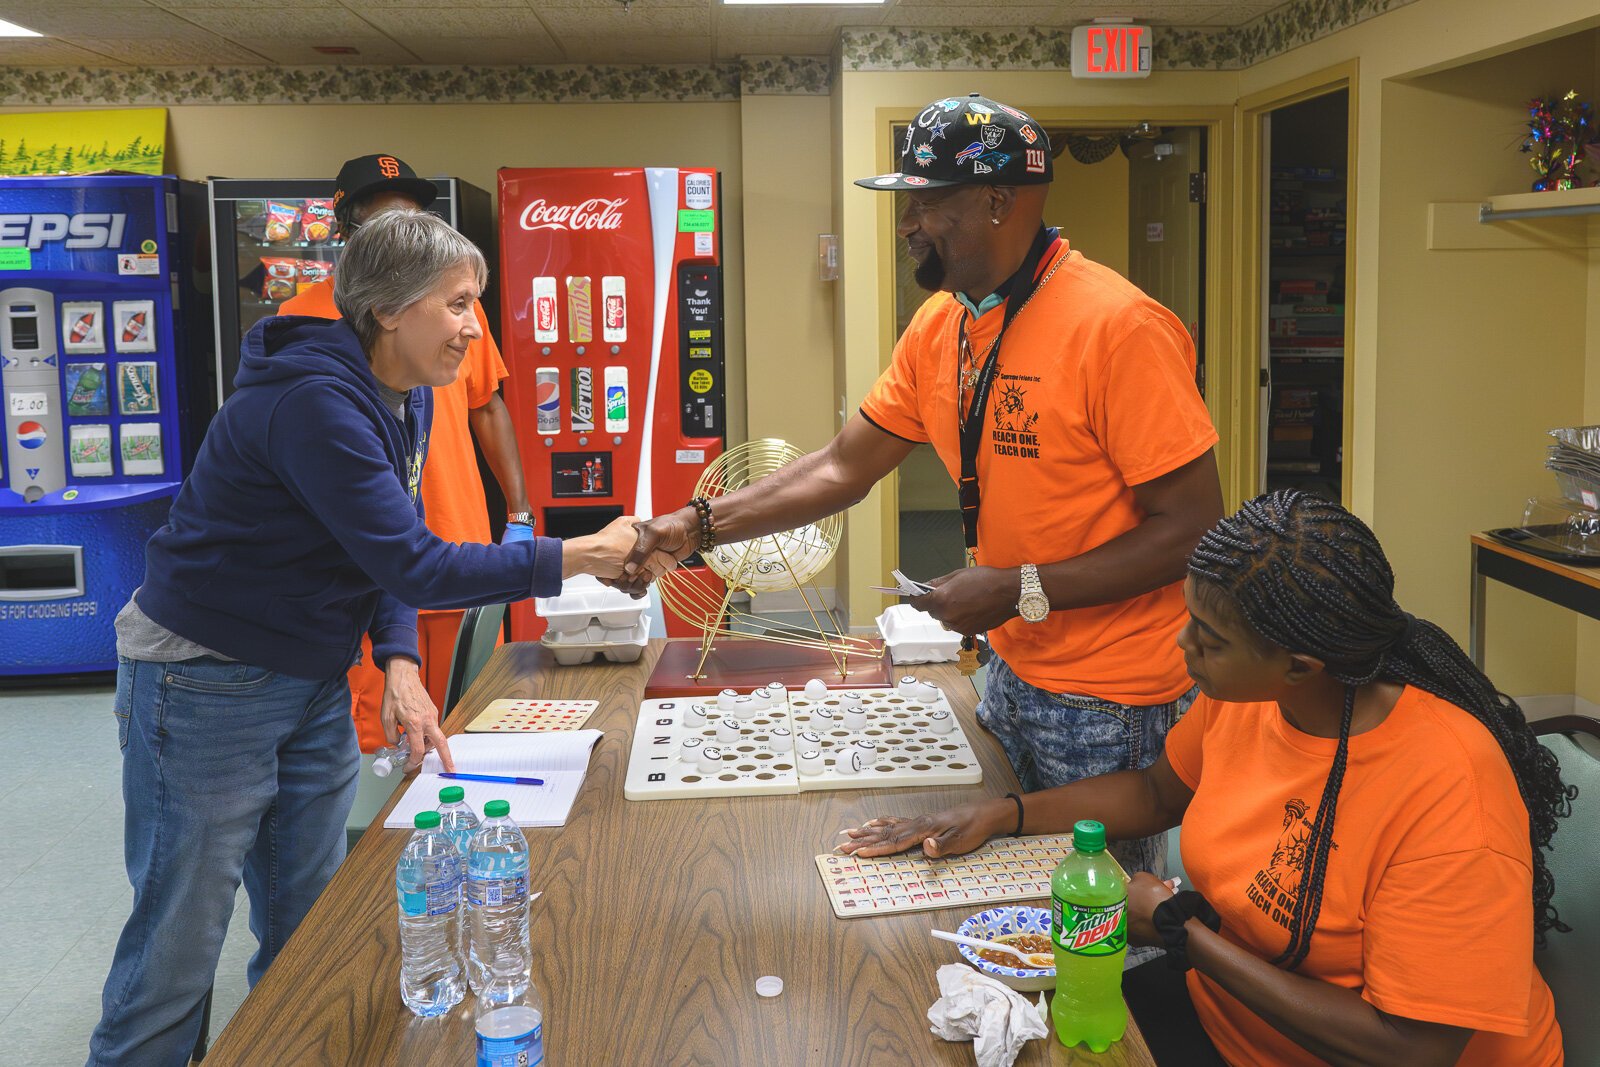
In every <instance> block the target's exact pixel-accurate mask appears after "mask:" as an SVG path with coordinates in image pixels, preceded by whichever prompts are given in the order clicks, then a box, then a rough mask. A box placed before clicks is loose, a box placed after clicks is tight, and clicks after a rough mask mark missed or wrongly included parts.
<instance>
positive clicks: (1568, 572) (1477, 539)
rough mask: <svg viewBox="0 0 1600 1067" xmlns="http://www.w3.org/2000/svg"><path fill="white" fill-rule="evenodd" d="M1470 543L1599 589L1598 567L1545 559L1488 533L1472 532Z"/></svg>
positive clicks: (1599, 575) (1599, 572) (1599, 576)
mask: <svg viewBox="0 0 1600 1067" xmlns="http://www.w3.org/2000/svg"><path fill="white" fill-rule="evenodd" d="M1472 544H1473V545H1474V546H1475V547H1477V548H1480V549H1483V550H1484V551H1487V552H1495V553H1498V554H1499V555H1502V556H1507V557H1509V558H1511V559H1514V560H1519V561H1521V562H1523V563H1526V564H1528V565H1529V566H1530V567H1538V568H1539V569H1540V570H1543V571H1549V572H1550V573H1551V574H1556V575H1560V576H1561V577H1562V578H1566V579H1567V580H1568V581H1572V582H1576V583H1577V584H1579V585H1586V586H1589V587H1590V588H1591V589H1600V567H1574V566H1573V565H1572V564H1570V563H1562V562H1560V561H1558V560H1553V559H1545V558H1544V557H1543V556H1536V555H1534V554H1533V553H1532V552H1524V551H1523V550H1522V549H1520V548H1516V547H1513V546H1512V545H1508V544H1506V543H1505V542H1504V541H1497V540H1495V539H1494V538H1493V537H1490V536H1489V535H1488V534H1473V535H1472Z"/></svg>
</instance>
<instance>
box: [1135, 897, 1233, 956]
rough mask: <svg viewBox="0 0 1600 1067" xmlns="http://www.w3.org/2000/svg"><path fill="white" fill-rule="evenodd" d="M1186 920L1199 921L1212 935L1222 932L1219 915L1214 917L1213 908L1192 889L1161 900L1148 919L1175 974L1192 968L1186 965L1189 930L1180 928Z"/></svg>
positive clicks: (1214, 909)
mask: <svg viewBox="0 0 1600 1067" xmlns="http://www.w3.org/2000/svg"><path fill="white" fill-rule="evenodd" d="M1190 919H1199V920H1200V921H1201V922H1203V923H1205V924H1206V926H1208V927H1210V928H1211V932H1212V933H1216V932H1217V931H1219V930H1221V929H1222V916H1220V915H1218V914H1217V909H1216V908H1213V907H1212V906H1211V905H1210V904H1209V903H1207V902H1206V898H1205V897H1203V896H1201V895H1200V894H1199V893H1196V892H1195V891H1194V890H1192V889H1185V890H1184V891H1183V892H1181V893H1174V894H1173V895H1172V896H1171V897H1169V898H1167V899H1166V900H1163V901H1162V902H1161V903H1160V904H1157V905H1156V910H1155V913H1154V914H1153V915H1152V916H1151V922H1152V923H1153V924H1154V925H1155V928H1156V933H1158V934H1160V935H1161V940H1162V941H1163V942H1164V943H1165V944H1166V946H1167V966H1169V967H1171V968H1172V969H1173V970H1175V971H1187V970H1189V968H1191V967H1193V966H1194V964H1193V963H1191V962H1189V930H1188V928H1187V927H1186V926H1184V923H1187V922H1188V921H1189V920H1190Z"/></svg>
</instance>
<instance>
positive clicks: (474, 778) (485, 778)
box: [439, 771, 544, 785]
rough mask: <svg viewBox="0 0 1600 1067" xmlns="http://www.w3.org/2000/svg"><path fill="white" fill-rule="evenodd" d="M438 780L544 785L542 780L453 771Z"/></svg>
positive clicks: (441, 775) (447, 772)
mask: <svg viewBox="0 0 1600 1067" xmlns="http://www.w3.org/2000/svg"><path fill="white" fill-rule="evenodd" d="M439 777H440V778H450V779H452V780H454V781H457V782H499V783H501V784H502V785H544V779H543V778H508V777H506V776H505V775H501V774H457V773H455V772H454V771H445V772H443V773H441V774H440V775H439Z"/></svg>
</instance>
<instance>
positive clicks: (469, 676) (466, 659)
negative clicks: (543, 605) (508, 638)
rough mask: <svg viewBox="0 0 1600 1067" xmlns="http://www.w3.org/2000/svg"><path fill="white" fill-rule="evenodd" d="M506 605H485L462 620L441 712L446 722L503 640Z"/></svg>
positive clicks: (471, 609)
mask: <svg viewBox="0 0 1600 1067" xmlns="http://www.w3.org/2000/svg"><path fill="white" fill-rule="evenodd" d="M505 617H506V606H505V605H504V604H486V605H484V606H483V607H478V608H468V609H467V610H466V613H465V614H463V615H462V616H461V629H460V630H459V631H457V633H456V651H455V655H454V656H453V657H451V660H450V678H449V681H447V682H446V683H445V688H444V707H442V708H440V709H439V717H440V719H443V718H444V717H445V716H446V715H448V714H450V713H451V712H452V711H454V710H455V708H456V705H457V704H458V703H460V701H461V694H462V693H465V692H466V691H467V689H468V687H470V686H471V685H472V682H473V679H475V678H477V677H478V672H479V671H481V670H483V665H484V664H485V663H488V662H489V657H490V656H491V655H493V654H494V649H495V645H496V644H498V643H499V640H500V628H501V626H502V625H503V624H504V622H505Z"/></svg>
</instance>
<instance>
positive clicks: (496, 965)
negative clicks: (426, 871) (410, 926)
mask: <svg viewBox="0 0 1600 1067" xmlns="http://www.w3.org/2000/svg"><path fill="white" fill-rule="evenodd" d="M510 813H511V805H510V804H508V803H507V802H506V801H504V800H491V801H489V802H488V803H487V804H485V805H484V806H483V814H484V815H485V819H484V821H483V825H482V826H480V827H478V832H477V833H475V834H473V835H472V843H471V845H469V846H468V849H467V891H466V897H467V924H468V931H469V932H468V938H467V941H468V944H469V945H470V959H471V965H470V968H469V970H468V974H469V976H470V981H471V983H472V991H473V992H474V993H477V994H478V995H480V996H482V995H484V990H485V989H486V988H487V987H488V984H489V978H490V976H491V975H492V974H493V973H494V972H495V971H496V970H502V971H506V972H508V973H511V974H515V975H518V976H520V977H519V979H518V980H519V982H521V983H522V985H523V986H524V987H525V986H526V985H527V983H528V982H529V976H530V974H531V973H532V970H533V966H532V965H533V958H532V954H531V952H530V949H529V944H528V839H527V838H525V837H524V836H522V828H521V827H520V826H518V825H517V824H516V823H514V822H512V821H511V817H510ZM516 992H518V993H520V992H521V989H517V990H516Z"/></svg>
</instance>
